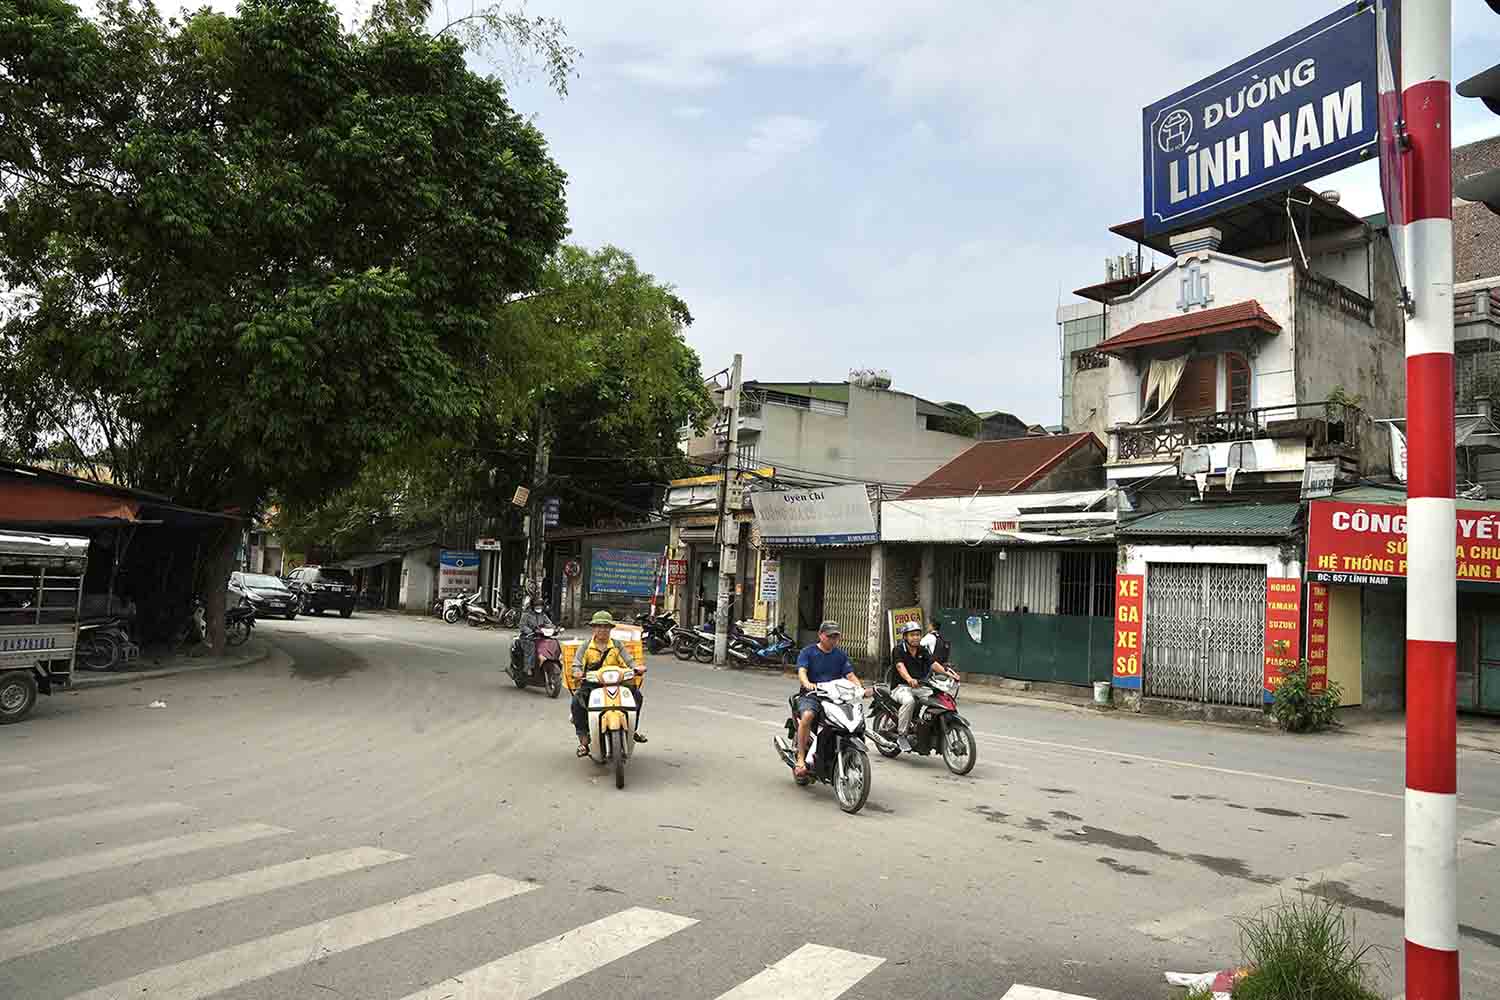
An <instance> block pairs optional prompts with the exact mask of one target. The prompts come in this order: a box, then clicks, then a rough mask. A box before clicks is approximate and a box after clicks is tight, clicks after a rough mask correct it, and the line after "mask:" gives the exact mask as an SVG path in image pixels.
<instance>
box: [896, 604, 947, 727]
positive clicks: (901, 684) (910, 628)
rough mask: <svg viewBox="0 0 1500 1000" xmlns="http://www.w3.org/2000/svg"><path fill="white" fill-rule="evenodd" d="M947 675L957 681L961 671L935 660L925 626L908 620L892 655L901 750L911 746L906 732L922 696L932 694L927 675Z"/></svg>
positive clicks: (897, 725)
mask: <svg viewBox="0 0 1500 1000" xmlns="http://www.w3.org/2000/svg"><path fill="white" fill-rule="evenodd" d="M933 673H939V674H948V675H949V676H951V677H952V678H953V679H954V680H958V679H959V678H958V671H957V670H954V669H953V668H952V667H949V666H947V665H946V664H943V663H939V662H938V661H937V660H935V659H933V657H932V654H931V653H930V652H928V650H927V648H926V647H925V646H924V645H922V626H921V625H918V624H917V623H916V622H907V623H906V625H905V626H904V627H903V628H902V629H901V641H900V643H898V644H897V646H896V649H895V651H894V652H893V653H892V654H891V698H892V699H893V700H894V701H895V702H896V704H897V705H899V706H900V708H899V709H897V714H896V743H897V745H898V746H900V747H901V749H902V750H910V749H911V741H910V740H909V739H908V738H907V734H908V733H909V732H910V731H911V720H912V716H914V715H915V714H916V711H917V703H918V701H919V700H920V699H921V698H922V697H930V696H931V695H932V689H931V688H929V687H927V684H926V682H927V676H928V675H929V674H933Z"/></svg>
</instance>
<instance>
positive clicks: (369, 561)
mask: <svg viewBox="0 0 1500 1000" xmlns="http://www.w3.org/2000/svg"><path fill="white" fill-rule="evenodd" d="M400 558H401V553H399V552H367V553H365V554H364V555H359V556H351V557H350V558H348V559H345V560H343V561H341V562H336V563H329V564H328V568H329V569H369V568H370V567H371V566H379V565H380V564H381V563H388V562H395V561H397V560H398V559H400Z"/></svg>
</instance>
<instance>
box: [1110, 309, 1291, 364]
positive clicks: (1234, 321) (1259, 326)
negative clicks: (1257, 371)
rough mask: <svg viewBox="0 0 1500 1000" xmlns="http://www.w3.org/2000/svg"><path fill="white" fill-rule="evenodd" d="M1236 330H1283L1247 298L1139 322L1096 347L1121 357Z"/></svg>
mask: <svg viewBox="0 0 1500 1000" xmlns="http://www.w3.org/2000/svg"><path fill="white" fill-rule="evenodd" d="M1237 330H1248V331H1250V332H1252V333H1264V334H1277V333H1280V332H1281V324H1280V323H1278V322H1276V321H1275V320H1274V319H1272V318H1271V317H1270V315H1269V314H1268V313H1267V312H1266V311H1265V309H1263V308H1262V307H1261V304H1260V303H1259V302H1257V301H1255V300H1254V299H1246V300H1245V301H1244V302H1236V303H1235V304H1234V305H1232V306H1222V307H1220V308H1218V309H1204V310H1202V311H1201V312H1190V313H1185V314H1183V315H1181V316H1172V317H1170V318H1168V319H1158V320H1153V321H1151V322H1150V323H1137V324H1136V325H1135V326H1132V327H1131V328H1130V329H1128V330H1126V331H1125V332H1124V333H1117V334H1115V335H1114V336H1113V337H1110V338H1109V339H1108V340H1105V341H1102V342H1101V343H1100V344H1099V346H1097V347H1095V348H1094V350H1096V351H1100V352H1102V353H1104V354H1114V355H1116V356H1118V355H1121V354H1123V353H1125V352H1127V351H1133V350H1135V349H1137V348H1141V347H1151V346H1154V345H1156V344H1167V343H1172V342H1174V341H1179V340H1191V339H1193V338H1195V337H1206V336H1209V335H1210V334H1215V333H1233V332H1235V331H1237Z"/></svg>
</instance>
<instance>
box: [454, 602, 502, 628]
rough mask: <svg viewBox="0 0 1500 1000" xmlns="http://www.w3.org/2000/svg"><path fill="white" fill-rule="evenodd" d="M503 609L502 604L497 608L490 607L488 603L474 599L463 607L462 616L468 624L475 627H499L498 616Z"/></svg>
mask: <svg viewBox="0 0 1500 1000" xmlns="http://www.w3.org/2000/svg"><path fill="white" fill-rule="evenodd" d="M504 610H505V606H504V605H501V606H500V607H498V608H491V607H489V606H488V605H485V604H481V603H479V602H478V601H474V602H472V603H470V604H469V605H468V606H467V607H466V608H464V618H465V619H466V620H467V621H468V623H469V624H470V625H473V626H475V627H476V628H499V627H500V616H501V614H502V613H503V612H504Z"/></svg>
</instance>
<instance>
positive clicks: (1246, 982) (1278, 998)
mask: <svg viewBox="0 0 1500 1000" xmlns="http://www.w3.org/2000/svg"><path fill="white" fill-rule="evenodd" d="M1236 923H1238V924H1239V928H1240V949H1241V951H1243V953H1244V961H1245V964H1246V965H1247V966H1249V967H1250V969H1251V970H1252V971H1251V973H1250V975H1248V976H1247V977H1245V978H1244V979H1242V980H1240V981H1239V982H1238V983H1236V984H1235V987H1234V994H1233V995H1234V1000H1381V998H1380V995H1379V994H1378V993H1376V992H1375V990H1374V988H1373V987H1372V986H1371V985H1370V981H1369V970H1370V967H1371V966H1372V965H1373V964H1374V960H1375V958H1376V957H1377V953H1376V951H1375V948H1374V946H1373V945H1368V944H1359V943H1358V941H1357V939H1356V937H1355V926H1354V921H1353V918H1352V917H1350V916H1348V915H1347V913H1346V911H1345V909H1344V908H1343V907H1342V906H1340V905H1339V904H1338V903H1336V902H1333V901H1331V900H1326V899H1320V898H1318V897H1316V896H1310V895H1306V894H1300V895H1298V896H1296V897H1292V898H1286V897H1283V898H1282V900H1281V902H1280V903H1279V904H1278V905H1276V906H1272V907H1267V908H1266V909H1264V910H1262V911H1260V912H1259V913H1257V914H1256V915H1255V916H1253V917H1246V918H1244V919H1241V920H1237V921H1236Z"/></svg>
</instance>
